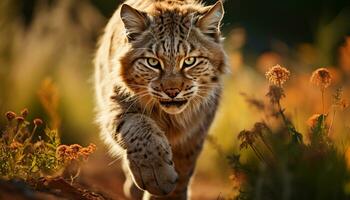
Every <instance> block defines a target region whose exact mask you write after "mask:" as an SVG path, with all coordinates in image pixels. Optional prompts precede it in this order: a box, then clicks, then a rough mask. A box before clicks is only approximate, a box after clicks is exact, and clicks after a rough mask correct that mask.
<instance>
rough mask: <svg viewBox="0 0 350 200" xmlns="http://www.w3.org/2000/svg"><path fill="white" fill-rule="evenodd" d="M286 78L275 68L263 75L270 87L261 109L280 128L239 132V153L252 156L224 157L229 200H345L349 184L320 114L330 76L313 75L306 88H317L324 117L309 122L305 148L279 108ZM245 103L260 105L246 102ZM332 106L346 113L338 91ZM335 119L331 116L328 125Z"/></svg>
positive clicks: (260, 125)
mask: <svg viewBox="0 0 350 200" xmlns="http://www.w3.org/2000/svg"><path fill="white" fill-rule="evenodd" d="M289 74H290V73H289V71H288V70H287V69H285V68H283V67H280V66H275V67H273V68H272V69H270V70H269V71H268V72H267V73H266V76H267V79H268V80H269V82H270V87H269V92H268V93H267V97H268V98H269V99H270V103H271V104H270V105H264V106H260V107H269V108H270V111H272V112H271V113H272V115H273V116H274V117H277V118H280V119H281V120H280V123H279V125H278V126H277V127H274V128H271V126H270V125H269V124H268V123H266V122H264V121H262V122H257V123H255V125H254V127H253V128H252V129H251V130H243V131H241V132H240V134H239V135H238V139H239V140H240V141H241V143H240V149H241V151H247V150H249V149H250V150H251V151H252V152H253V155H254V156H248V157H246V158H244V159H242V158H241V155H240V154H231V155H230V156H228V159H229V163H230V166H231V168H232V169H233V175H232V176H231V179H232V180H233V186H234V189H235V190H236V191H238V192H237V193H236V195H234V196H233V197H232V199H261V200H265V199H266V200H275V199H276V200H289V199H290V200H294V199H305V200H310V199H324V200H329V199H336V200H341V199H349V198H350V193H349V192H348V191H346V189H345V187H346V184H348V183H349V181H350V171H349V170H348V168H347V163H346V155H345V152H344V151H341V150H340V149H339V148H338V147H337V146H336V144H335V142H334V141H332V140H331V139H330V137H329V132H330V131H331V128H330V127H331V126H329V125H328V123H327V117H328V116H329V114H328V113H325V108H324V107H325V106H324V92H325V89H326V88H327V87H328V86H329V85H330V83H331V76H330V74H329V71H328V70H327V69H325V68H322V69H318V70H316V71H315V72H314V73H313V75H312V78H311V82H312V83H314V84H316V85H317V86H319V87H320V88H321V93H322V105H323V106H322V108H323V111H322V114H315V115H313V116H312V117H311V118H310V119H309V120H308V124H309V132H308V134H304V136H308V141H309V142H307V141H306V140H305V139H304V138H303V137H302V134H301V133H299V132H298V131H297V129H296V128H295V126H294V124H293V123H292V121H291V120H290V119H289V118H288V117H287V116H286V115H285V109H284V108H283V107H282V105H281V99H282V98H284V97H285V96H286V95H285V93H284V89H283V84H284V83H285V82H286V81H287V79H288V78H289ZM246 98H247V96H246ZM248 102H250V103H251V102H261V101H258V100H254V101H252V100H251V99H250V100H249V101H248ZM252 105H254V104H252ZM259 105H260V104H259ZM334 105H337V106H338V107H339V105H340V106H341V107H342V108H346V107H347V104H346V103H345V100H344V99H342V96H341V92H340V91H337V93H336V94H335V95H334ZM334 115H335V111H334V112H333V120H332V121H331V124H333V121H334ZM250 155H252V154H250Z"/></svg>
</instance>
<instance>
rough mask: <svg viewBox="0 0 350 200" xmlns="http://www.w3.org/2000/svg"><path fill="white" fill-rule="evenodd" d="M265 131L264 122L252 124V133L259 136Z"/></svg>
mask: <svg viewBox="0 0 350 200" xmlns="http://www.w3.org/2000/svg"><path fill="white" fill-rule="evenodd" d="M266 129H268V127H267V125H266V124H265V122H257V123H255V124H254V128H253V132H254V133H256V134H258V135H259V136H261V135H262V133H263V131H264V130H266Z"/></svg>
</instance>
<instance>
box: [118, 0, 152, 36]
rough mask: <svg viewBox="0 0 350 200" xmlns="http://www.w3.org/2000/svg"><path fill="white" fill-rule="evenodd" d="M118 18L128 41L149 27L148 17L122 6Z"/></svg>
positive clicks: (125, 5) (129, 7) (127, 6)
mask: <svg viewBox="0 0 350 200" xmlns="http://www.w3.org/2000/svg"><path fill="white" fill-rule="evenodd" d="M120 17H121V19H122V21H123V23H124V27H125V31H126V35H127V37H128V39H129V41H133V40H135V38H136V37H137V36H138V35H140V34H141V33H142V32H143V31H145V30H146V29H147V27H148V25H149V17H148V16H147V13H144V12H141V11H139V10H136V9H135V8H133V7H131V6H129V5H127V4H123V5H122V7H121V9H120Z"/></svg>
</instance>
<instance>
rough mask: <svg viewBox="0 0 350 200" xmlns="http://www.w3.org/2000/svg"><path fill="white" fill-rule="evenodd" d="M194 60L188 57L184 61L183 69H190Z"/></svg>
mask: <svg viewBox="0 0 350 200" xmlns="http://www.w3.org/2000/svg"><path fill="white" fill-rule="evenodd" d="M196 60H197V59H196V58H195V57H188V58H186V59H185V60H184V64H183V67H191V66H192V65H194V64H195V63H196Z"/></svg>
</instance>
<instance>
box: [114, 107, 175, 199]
mask: <svg viewBox="0 0 350 200" xmlns="http://www.w3.org/2000/svg"><path fill="white" fill-rule="evenodd" d="M116 130H117V133H116V135H115V140H116V141H117V142H118V143H119V145H120V146H121V147H122V148H124V149H125V150H126V156H125V162H126V163H127V166H128V168H129V170H130V174H131V176H132V178H133V180H134V182H135V183H136V185H137V186H138V187H139V188H141V189H143V190H146V191H148V192H149V193H151V194H153V195H166V194H169V193H170V192H172V191H173V190H174V189H175V187H176V183H177V180H178V174H177V173H176V171H175V166H174V163H173V161H172V151H171V148H170V145H169V143H168V140H167V138H166V137H165V135H164V133H163V131H162V130H160V128H159V127H158V126H157V125H156V123H155V122H154V121H153V120H152V119H150V118H149V117H147V116H144V115H141V114H126V115H124V116H123V117H121V118H120V119H119V120H118V124H117V127H116Z"/></svg>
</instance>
